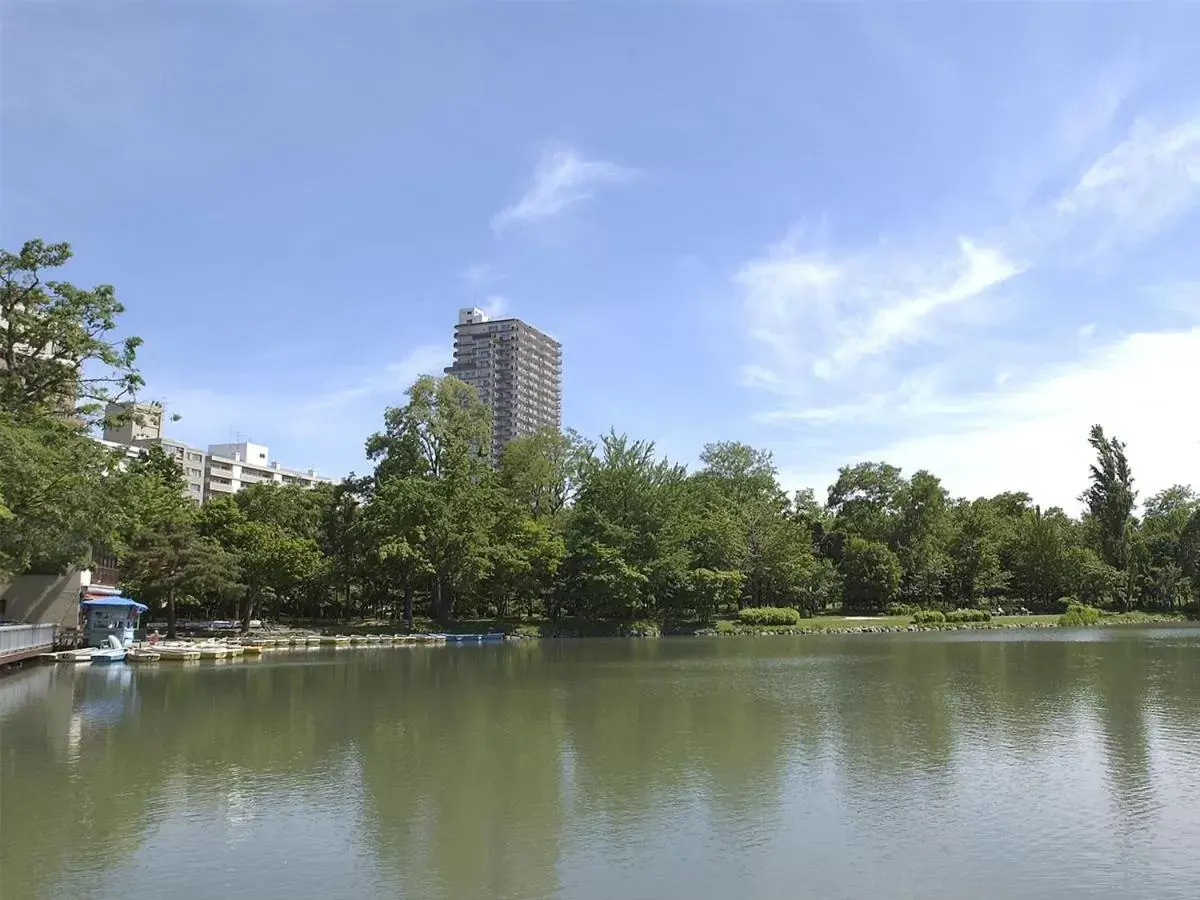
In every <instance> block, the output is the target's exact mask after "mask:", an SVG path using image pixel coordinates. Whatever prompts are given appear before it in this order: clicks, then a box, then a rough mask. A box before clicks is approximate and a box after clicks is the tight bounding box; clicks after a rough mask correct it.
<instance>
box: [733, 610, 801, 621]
mask: <svg viewBox="0 0 1200 900" xmlns="http://www.w3.org/2000/svg"><path fill="white" fill-rule="evenodd" d="M738 621H739V622H741V623H742V624H743V625H799V624H800V611H799V610H798V609H792V608H791V607H790V606H751V607H749V608H747V609H743V610H739V611H738Z"/></svg>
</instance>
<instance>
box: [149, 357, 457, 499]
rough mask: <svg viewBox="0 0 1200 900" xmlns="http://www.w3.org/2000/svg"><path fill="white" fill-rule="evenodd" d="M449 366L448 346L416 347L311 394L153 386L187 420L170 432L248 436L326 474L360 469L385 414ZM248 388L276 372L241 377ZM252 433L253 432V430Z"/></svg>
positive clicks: (193, 437)
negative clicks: (409, 391)
mask: <svg viewBox="0 0 1200 900" xmlns="http://www.w3.org/2000/svg"><path fill="white" fill-rule="evenodd" d="M448 363H449V359H448V354H447V350H446V348H445V347H443V346H434V345H426V346H420V347H417V348H415V349H414V350H413V351H412V352H410V353H409V354H408V355H407V356H405V357H404V358H403V359H400V360H397V361H395V362H392V363H388V364H386V365H384V366H382V367H380V368H379V369H376V370H373V371H369V372H358V373H354V372H345V373H343V374H342V375H341V377H337V378H334V379H331V382H330V383H329V384H328V385H327V386H326V387H324V388H322V389H320V390H318V391H315V392H311V391H308V392H306V391H300V390H294V389H293V390H289V388H288V386H287V385H279V384H272V385H269V386H266V385H265V384H264V387H263V388H262V389H261V390H253V391H240V390H233V391H222V390H219V389H210V388H195V387H191V386H186V387H177V388H176V387H173V386H171V385H169V384H168V385H164V384H161V383H152V384H151V385H150V387H151V388H152V389H153V391H154V396H156V397H161V398H162V400H163V402H164V403H165V404H166V405H167V408H168V411H169V412H171V413H174V414H178V415H179V416H180V417H181V419H180V421H179V422H178V423H176V424H175V425H174V426H172V428H171V429H169V430H168V433H169V434H171V435H172V436H174V437H178V438H180V439H181V440H186V441H189V442H191V443H193V444H196V445H198V446H204V445H207V444H209V443H219V442H221V441H225V440H230V439H232V438H233V437H234V436H235V435H236V434H239V433H240V434H242V436H243V437H244V438H245V439H247V440H254V441H257V442H259V443H263V444H267V445H268V446H269V447H270V448H271V451H272V457H277V458H278V459H279V460H280V461H281V462H282V463H284V464H285V465H291V466H295V467H297V468H307V467H308V466H312V465H316V466H318V467H319V468H320V470H321V471H322V472H324V473H325V474H327V475H335V476H337V475H344V474H346V473H347V472H348V471H350V470H351V469H352V468H357V469H359V470H361V469H362V465H363V461H364V455H363V445H364V443H365V441H366V439H367V437H368V436H369V435H370V434H371V433H373V432H374V431H376V430H378V428H379V427H380V425H381V423H382V421H383V411H384V409H385V408H386V407H388V406H395V405H398V404H401V403H403V402H404V392H405V390H407V388H408V387H409V386H410V385H411V384H412V382H413V381H415V380H416V379H417V377H418V376H420V375H426V374H428V375H440V374H441V372H442V368H443V367H444V366H445V365H447V364H448ZM241 374H242V375H244V376H245V377H246V379H247V380H248V381H251V382H253V381H254V380H256V375H260V376H261V379H260V380H261V381H263V382H264V383H265V382H266V380H267V379H268V378H269V375H270V373H268V372H263V373H254V372H247V371H245V370H244V369H243V370H242V372H241ZM251 429H252V430H251Z"/></svg>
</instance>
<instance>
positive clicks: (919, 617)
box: [913, 609, 946, 625]
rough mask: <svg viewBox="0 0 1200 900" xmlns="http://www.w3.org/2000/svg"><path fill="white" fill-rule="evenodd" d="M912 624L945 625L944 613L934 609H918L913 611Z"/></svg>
mask: <svg viewBox="0 0 1200 900" xmlns="http://www.w3.org/2000/svg"><path fill="white" fill-rule="evenodd" d="M913 624H914V625H945V624H946V614H945V613H943V612H938V611H937V610H936V609H919V610H917V611H916V612H915V613H913Z"/></svg>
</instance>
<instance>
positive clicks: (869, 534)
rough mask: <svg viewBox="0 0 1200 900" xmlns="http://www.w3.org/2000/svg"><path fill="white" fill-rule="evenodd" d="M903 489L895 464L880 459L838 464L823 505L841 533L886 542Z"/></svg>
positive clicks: (890, 537)
mask: <svg viewBox="0 0 1200 900" xmlns="http://www.w3.org/2000/svg"><path fill="white" fill-rule="evenodd" d="M903 489H904V479H903V478H902V477H901V475H900V470H899V469H897V468H896V467H895V466H891V465H888V464H887V463H882V462H880V463H876V462H863V463H856V464H855V465H852V466H842V468H841V469H839V470H838V477H837V481H835V482H834V483H833V485H832V486H831V487H830V488H829V499H828V501H827V502H826V509H828V511H829V512H830V513H831V514H832V515H833V517H834V527H835V528H836V529H837V530H838V531H840V532H842V533H843V534H846V535H857V536H858V537H861V538H866V539H867V540H870V541H878V542H880V543H885V544H886V543H888V542H890V541H891V540H892V537H893V532H894V529H895V523H896V517H897V516H898V515H899V512H900V510H899V502H900V498H901V492H902V491H903Z"/></svg>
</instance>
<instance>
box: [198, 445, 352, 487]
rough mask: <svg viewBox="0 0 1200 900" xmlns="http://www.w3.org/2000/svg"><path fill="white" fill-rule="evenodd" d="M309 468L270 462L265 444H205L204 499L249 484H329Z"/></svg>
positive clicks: (312, 485)
mask: <svg viewBox="0 0 1200 900" xmlns="http://www.w3.org/2000/svg"><path fill="white" fill-rule="evenodd" d="M333 481H334V479H332V478H324V477H322V476H320V475H318V474H317V473H316V471H315V470H313V469H303V470H301V469H289V468H287V467H286V466H283V465H281V464H280V463H278V462H276V461H275V460H272V459H271V453H270V450H269V449H268V448H267V446H266V445H265V444H253V443H250V442H249V441H242V442H240V443H236V444H209V445H208V454H207V455H206V456H205V465H204V499H206V500H207V499H208V498H210V497H216V496H220V495H221V494H236V493H237V492H238V491H240V490H241V489H242V488H244V487H245V486H246V485H249V484H298V485H300V486H301V487H307V488H313V487H316V486H317V485H318V484H332V483H333Z"/></svg>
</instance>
